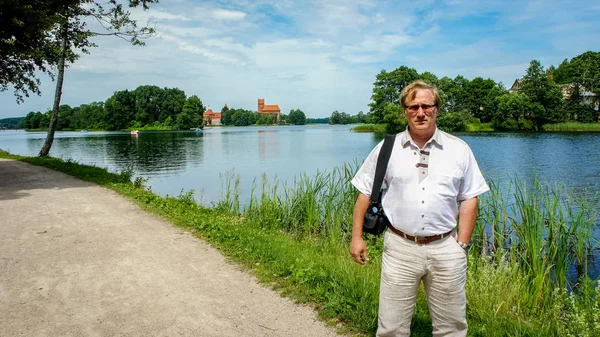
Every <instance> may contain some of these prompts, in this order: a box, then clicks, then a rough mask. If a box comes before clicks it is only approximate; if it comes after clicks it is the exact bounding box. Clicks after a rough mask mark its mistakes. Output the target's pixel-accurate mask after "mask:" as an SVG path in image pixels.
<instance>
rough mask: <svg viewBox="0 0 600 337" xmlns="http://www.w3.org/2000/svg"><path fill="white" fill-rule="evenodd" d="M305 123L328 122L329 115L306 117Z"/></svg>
mask: <svg viewBox="0 0 600 337" xmlns="http://www.w3.org/2000/svg"><path fill="white" fill-rule="evenodd" d="M306 124H329V117H324V118H306Z"/></svg>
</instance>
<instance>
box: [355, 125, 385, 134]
mask: <svg viewBox="0 0 600 337" xmlns="http://www.w3.org/2000/svg"><path fill="white" fill-rule="evenodd" d="M352 131H354V132H379V133H385V131H386V124H362V125H357V126H355V127H353V128H352Z"/></svg>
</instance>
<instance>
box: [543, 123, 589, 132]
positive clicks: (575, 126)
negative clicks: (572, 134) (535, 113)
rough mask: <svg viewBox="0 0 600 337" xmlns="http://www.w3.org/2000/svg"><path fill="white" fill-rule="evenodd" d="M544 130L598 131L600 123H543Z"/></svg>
mask: <svg viewBox="0 0 600 337" xmlns="http://www.w3.org/2000/svg"><path fill="white" fill-rule="evenodd" d="M544 131H564V132H569V131H583V132H598V131H600V123H578V122H566V123H556V124H544Z"/></svg>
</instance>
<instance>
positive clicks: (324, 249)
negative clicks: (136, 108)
mask: <svg viewBox="0 0 600 337" xmlns="http://www.w3.org/2000/svg"><path fill="white" fill-rule="evenodd" d="M0 158H11V159H18V160H23V161H28V162H30V163H32V164H35V165H41V166H46V167H50V168H53V169H55V170H58V171H61V172H65V173H68V174H71V175H73V176H76V177H78V178H80V179H84V180H88V181H92V182H95V183H98V184H101V185H103V186H106V187H107V188H110V189H113V190H115V191H117V192H118V193H121V194H122V195H124V196H126V197H128V198H130V199H131V200H133V201H135V202H137V203H138V204H139V205H140V206H141V207H143V208H145V209H147V210H148V211H151V212H154V213H155V214H158V215H160V216H164V217H165V218H166V219H168V220H169V221H171V222H172V223H174V224H176V225H178V226H181V227H182V228H185V229H189V230H191V231H192V232H193V233H195V234H196V235H199V236H201V237H202V238H204V239H205V240H208V241H209V242H210V243H211V244H213V245H215V246H216V247H218V248H220V249H221V250H222V251H223V252H224V253H225V254H226V255H228V256H229V257H230V258H231V260H232V261H236V262H239V263H241V264H243V265H244V266H247V267H248V268H249V269H252V270H253V271H254V273H255V275H257V277H258V278H259V279H260V280H262V281H263V282H266V283H267V284H269V285H275V286H276V287H277V289H279V291H281V292H282V293H283V294H286V295H288V296H291V297H293V298H294V299H295V300H296V301H299V302H304V303H306V302H308V303H312V304H314V305H315V306H316V308H317V310H318V311H319V313H320V315H321V317H323V318H325V319H326V320H328V321H329V322H330V323H331V324H337V323H339V322H343V324H342V325H341V326H343V327H344V328H343V329H345V330H346V331H350V332H354V333H359V334H365V335H373V334H374V332H375V329H376V321H377V310H378V299H377V298H378V285H379V273H380V263H381V255H382V238H381V237H372V236H368V237H367V244H368V245H369V255H370V258H371V263H368V264H366V265H364V266H359V265H357V264H356V263H354V262H352V260H351V259H350V258H349V256H348V246H347V244H348V239H349V238H348V236H347V235H345V234H344V233H347V231H348V229H349V227H350V225H349V224H350V221H351V210H352V207H353V203H354V200H355V197H356V192H355V191H353V188H352V187H351V185H350V184H349V179H348V180H334V181H333V182H332V181H331V180H327V182H326V185H325V186H324V187H322V188H321V189H314V188H313V189H312V190H313V191H315V190H319V191H320V192H319V193H321V195H322V196H321V197H319V198H316V200H322V199H320V198H330V199H331V201H330V202H324V203H316V205H327V206H323V209H328V210H329V211H330V213H322V215H321V216H320V218H321V219H323V220H322V221H323V223H322V227H321V228H326V229H327V230H322V231H318V230H317V231H314V230H313V231H309V232H310V233H313V234H311V235H304V234H302V235H297V234H298V233H305V231H306V229H305V226H304V224H302V223H300V222H293V224H295V225H296V226H297V227H299V228H293V227H291V225H288V226H290V228H289V229H288V230H287V231H284V230H281V228H283V226H282V223H284V222H283V220H284V219H286V218H285V217H284V216H283V215H284V214H285V212H284V211H286V210H285V207H284V206H285V205H290V201H286V200H285V197H286V194H285V192H284V190H285V189H289V188H294V186H293V185H292V186H290V187H286V186H284V185H283V184H280V183H277V182H275V183H269V184H268V185H265V183H264V181H266V177H263V178H264V179H263V182H261V183H260V185H261V186H262V187H264V188H263V189H262V190H260V192H259V189H258V184H256V188H255V189H254V190H253V191H252V194H253V195H254V194H256V199H255V200H254V201H253V204H252V206H250V205H246V206H245V207H242V208H240V201H239V200H240V198H239V193H240V191H239V179H237V177H236V176H235V175H234V174H233V173H231V174H225V175H224V176H223V178H224V179H229V181H230V182H231V183H226V184H223V188H224V189H225V190H229V193H227V192H225V191H224V193H223V196H224V197H227V198H229V199H230V200H229V201H223V202H220V203H217V204H215V206H216V208H212V209H208V208H204V207H202V206H199V205H197V204H195V203H194V202H193V201H194V197H193V192H192V191H189V192H182V193H181V194H180V195H179V196H178V197H161V196H158V195H156V194H154V193H152V191H151V190H150V189H145V188H143V186H141V185H140V186H136V185H135V184H133V183H131V182H130V181H124V179H125V178H127V177H128V176H129V174H128V173H127V172H125V173H124V174H113V173H109V172H108V171H106V170H105V169H100V168H96V167H89V166H85V165H80V164H77V163H73V162H65V161H62V160H60V159H55V158H39V157H35V158H25V157H20V156H14V155H10V154H6V153H4V152H1V151H0ZM357 167H358V164H357V165H346V166H344V167H343V170H338V173H336V174H333V173H327V172H323V173H321V175H322V176H323V177H325V178H323V179H339V177H345V178H344V179H346V178H348V177H351V176H353V174H354V172H355V170H356V168H357ZM129 178H131V177H130V176H129ZM309 180H312V178H311V179H309ZM304 183H306V182H304ZM311 184H312V183H311ZM507 185H508V187H507V186H504V185H502V184H500V183H494V182H492V183H491V188H492V191H491V192H490V193H486V194H484V195H483V197H482V200H481V203H480V208H481V211H480V213H479V214H480V216H479V218H478V220H477V228H476V229H477V231H476V236H474V237H473V239H474V241H475V244H476V247H475V249H472V250H471V251H470V252H469V259H468V263H469V266H468V268H469V269H468V270H469V271H468V273H467V299H468V303H467V315H468V320H469V335H471V336H492V337H494V336H498V337H500V336H548V337H550V336H552V337H554V336H561V337H562V336H582V337H597V336H600V285H598V280H590V279H589V278H587V277H586V274H585V273H582V274H581V275H580V277H579V278H578V280H577V281H575V282H576V283H575V284H573V282H574V281H573V280H570V279H569V278H568V277H567V281H559V280H561V277H560V276H559V275H560V274H561V273H563V272H562V271H559V270H558V269H560V268H557V267H555V265H558V264H555V262H553V261H555V260H561V259H564V255H567V258H568V259H570V261H573V263H575V264H577V265H581V266H582V267H581V270H582V272H585V271H586V270H585V267H583V266H585V265H586V264H587V262H588V261H589V259H590V254H591V251H593V250H597V249H598V242H597V241H595V238H593V237H592V234H591V233H592V229H594V228H595V227H594V226H597V219H598V218H597V215H598V214H597V211H598V208H599V207H598V198H597V196H594V195H592V196H590V194H589V193H586V192H585V191H582V192H577V193H575V192H574V191H570V190H566V189H564V188H559V187H552V188H550V187H549V186H547V185H544V184H541V183H537V184H536V183H529V184H525V183H524V182H523V181H522V180H519V179H517V178H514V179H511V180H510V181H508V182H507ZM327 189H329V190H331V191H337V192H339V193H341V194H343V197H340V195H334V192H332V193H329V192H327V191H326V190H327ZM263 191H264V192H263ZM337 192H336V193H337ZM259 193H260V194H259ZM263 195H264V197H265V200H267V201H269V202H272V203H271V204H269V203H265V205H266V207H265V208H263V209H262V210H261V209H260V203H262V202H265V201H264V200H262V199H261V198H259V196H263ZM291 195H292V194H290V196H291ZM275 196H276V197H275ZM519 199H520V201H518V200H519ZM334 204H335V205H334ZM534 206H535V207H534ZM272 207H275V208H276V209H275V210H272ZM519 207H534V208H535V209H533V210H527V209H526V210H520V209H519ZM251 209H254V210H255V211H254V213H252V212H250V210H251ZM300 209H301V208H300ZM224 210H231V212H233V213H236V214H237V213H242V214H243V216H238V215H229V214H225V212H224ZM263 211H264V213H263V214H261V212H263ZM267 211H272V212H271V213H269V212H267ZM314 211H315V212H316V210H314ZM286 212H289V214H297V213H292V212H291V211H289V210H287V211H286ZM331 212H334V213H335V212H340V213H342V214H333V213H331ZM324 214H328V215H324ZM288 216H291V215H288ZM523 216H525V218H526V220H527V221H538V222H537V223H530V224H528V225H526V227H527V230H529V231H532V233H524V232H525V230H522V232H523V233H521V234H517V233H516V231H517V229H515V228H514V226H519V225H521V224H522V223H523V222H524V221H523ZM550 216H552V217H550ZM260 217H262V218H260ZM332 217H335V219H336V220H335V221H339V224H335V225H334V224H333V222H331V223H328V221H330V219H332ZM544 218H545V219H546V220H548V221H541V220H539V219H544ZM257 219H258V220H257ZM259 220H260V221H259ZM267 220H268V221H269V222H268V224H266V222H265V221H267ZM285 221H289V219H288V220H285ZM288 224H292V222H288ZM268 226H270V228H272V230H267V227H268ZM338 227H339V228H340V230H337V228H338ZM315 228H319V227H315ZM334 231H337V232H338V234H337V235H338V236H337V237H336V236H335V234H333V233H332V232H334ZM535 231H541V233H542V234H541V239H540V238H539V237H538V236H540V234H539V232H535ZM340 233H341V234H340ZM530 237H533V238H534V240H539V241H538V242H535V243H533V244H531V243H527V242H521V240H528V238H530ZM327 238H328V239H327ZM535 245H537V246H538V247H540V246H541V247H542V249H541V251H540V252H537V253H535V254H536V256H537V257H538V258H539V259H541V260H542V261H546V262H545V263H546V264H541V268H538V269H541V270H542V271H544V270H549V271H550V272H549V273H546V274H544V275H545V276H544V277H545V278H546V280H543V282H545V284H547V285H548V286H547V289H544V291H541V292H540V291H539V289H538V288H536V287H532V284H533V285H535V282H533V281H532V280H534V281H535V277H536V276H535V275H532V273H533V272H534V271H535V270H536V269H535V268H532V267H531V266H534V265H536V263H538V264H539V262H531V263H528V262H525V261H523V260H524V259H525V255H524V254H525V252H526V249H527V248H528V247H532V246H535ZM477 247H479V249H477ZM557 251H560V252H557ZM561 252H562V253H561ZM530 254H534V253H533V252H530ZM561 254H562V255H561ZM563 264H564V263H563ZM562 269H564V268H562ZM561 282H566V283H567V286H562V284H563V283H561ZM540 296H541V298H542V300H541V301H540V300H539V298H540ZM531 303H542V304H543V305H542V306H540V307H539V308H531ZM338 326H339V325H338ZM412 335H413V336H431V321H430V319H429V316H428V315H427V303H426V298H425V295H424V294H423V292H420V293H419V296H418V298H417V304H416V307H415V316H414V318H413V331H412Z"/></svg>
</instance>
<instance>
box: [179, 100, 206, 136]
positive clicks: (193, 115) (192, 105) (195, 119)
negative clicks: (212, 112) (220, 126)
mask: <svg viewBox="0 0 600 337" xmlns="http://www.w3.org/2000/svg"><path fill="white" fill-rule="evenodd" d="M204 110H206V109H205V108H204V105H203V104H202V100H200V98H198V96H196V95H193V96H190V97H189V98H188V99H187V100H186V101H185V104H184V105H183V109H182V111H181V114H180V115H186V116H189V118H190V119H191V124H190V125H187V126H186V127H184V128H183V129H187V128H203V127H204V119H203V118H202V114H203V113H204ZM177 118H178V120H179V116H177ZM180 129H182V128H180Z"/></svg>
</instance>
